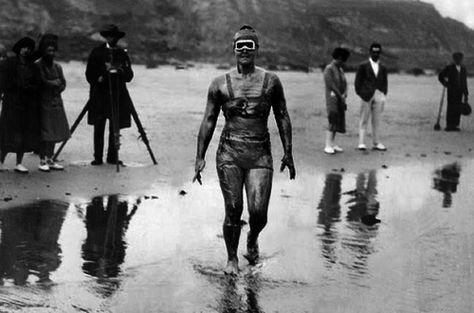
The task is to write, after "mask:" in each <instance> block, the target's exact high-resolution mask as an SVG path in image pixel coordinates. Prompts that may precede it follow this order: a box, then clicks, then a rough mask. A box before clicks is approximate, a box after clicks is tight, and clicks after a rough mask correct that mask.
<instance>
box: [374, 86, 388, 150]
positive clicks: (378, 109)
mask: <svg viewBox="0 0 474 313" xmlns="http://www.w3.org/2000/svg"><path fill="white" fill-rule="evenodd" d="M384 106H385V99H384V96H383V94H382V93H381V92H378V91H377V92H376V94H375V96H374V99H373V101H372V141H373V144H374V146H375V145H377V144H379V143H380V127H379V126H380V120H381V119H382V112H383V109H384Z"/></svg>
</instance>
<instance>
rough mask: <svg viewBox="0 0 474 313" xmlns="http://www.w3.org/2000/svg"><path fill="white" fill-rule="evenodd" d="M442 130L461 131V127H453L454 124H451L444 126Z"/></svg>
mask: <svg viewBox="0 0 474 313" xmlns="http://www.w3.org/2000/svg"><path fill="white" fill-rule="evenodd" d="M444 130H445V131H447V132H459V131H461V129H460V128H459V127H455V126H454V127H453V126H449V127H446V128H445V129H444Z"/></svg>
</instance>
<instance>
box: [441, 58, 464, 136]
mask: <svg viewBox="0 0 474 313" xmlns="http://www.w3.org/2000/svg"><path fill="white" fill-rule="evenodd" d="M463 58H464V54H463V53H462V52H455V53H453V63H451V64H450V65H448V66H446V67H445V68H444V69H443V70H442V71H441V72H440V73H439V75H438V80H439V81H440V83H441V84H442V85H443V86H444V87H446V88H447V89H448V107H447V109H446V129H445V130H446V131H460V130H461V129H460V128H459V123H460V122H461V104H462V103H463V102H467V100H468V95H469V92H468V90H467V71H466V67H465V66H464V65H462V60H463Z"/></svg>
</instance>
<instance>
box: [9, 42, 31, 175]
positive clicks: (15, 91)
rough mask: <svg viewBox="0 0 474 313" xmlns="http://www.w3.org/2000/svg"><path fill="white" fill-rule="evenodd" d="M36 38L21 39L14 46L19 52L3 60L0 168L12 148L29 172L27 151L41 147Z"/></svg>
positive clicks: (19, 166)
mask: <svg viewBox="0 0 474 313" xmlns="http://www.w3.org/2000/svg"><path fill="white" fill-rule="evenodd" d="M34 48H35V41H34V40H33V39H31V38H29V37H25V38H22V39H20V40H19V41H18V42H17V43H16V44H15V45H14V46H13V48H12V50H13V52H15V54H16V56H14V57H10V58H7V59H6V60H4V61H2V63H1V64H0V94H3V105H2V113H1V115H0V151H1V153H0V170H3V162H4V161H5V158H6V156H7V154H8V153H9V152H14V153H16V167H15V171H16V172H20V173H28V169H27V168H26V167H24V166H23V165H22V164H21V163H22V161H23V154H24V153H25V152H31V151H36V150H37V149H38V147H39V143H40V138H39V133H40V132H39V119H38V116H39V106H38V86H39V74H38V71H37V69H36V67H35V66H34V63H33V58H32V57H31V54H32V51H33V50H34Z"/></svg>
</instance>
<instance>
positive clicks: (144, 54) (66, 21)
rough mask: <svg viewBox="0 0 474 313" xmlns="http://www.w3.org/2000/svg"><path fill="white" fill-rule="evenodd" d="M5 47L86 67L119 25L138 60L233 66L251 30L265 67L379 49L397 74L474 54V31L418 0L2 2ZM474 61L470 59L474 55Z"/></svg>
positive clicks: (311, 63)
mask: <svg viewBox="0 0 474 313" xmlns="http://www.w3.org/2000/svg"><path fill="white" fill-rule="evenodd" d="M0 7H1V8H2V10H1V11H0V21H2V22H1V24H0V40H1V42H2V43H3V44H4V45H5V46H7V47H10V46H11V45H12V43H13V42H14V41H15V39H17V38H19V37H20V36H23V35H25V34H28V35H31V36H37V34H38V33H42V32H46V31H50V32H55V33H58V34H59V35H60V36H61V50H62V51H61V57H62V58H63V59H81V60H84V59H85V58H86V57H87V55H88V53H89V51H90V49H91V48H92V47H93V46H94V45H96V44H97V43H96V40H97V39H98V37H99V36H98V35H97V33H96V31H97V29H98V28H99V27H100V26H101V25H103V24H104V23H106V22H114V23H117V24H119V25H120V26H121V28H123V29H124V30H125V31H126V32H127V37H126V42H125V43H126V44H127V45H128V47H129V50H130V53H131V55H132V57H133V59H134V61H135V62H139V63H165V62H170V60H178V61H188V60H193V61H206V62H215V63H231V62H232V52H231V49H230V44H231V38H232V35H233V34H234V32H235V31H236V29H238V27H239V26H240V25H241V24H243V23H250V24H252V25H254V26H255V28H257V30H258V31H259V33H260V35H261V38H262V39H261V42H262V43H261V47H262V49H261V51H260V62H261V63H264V64H265V65H267V66H272V67H282V66H286V67H290V68H301V69H306V68H308V67H316V66H319V65H320V64H323V63H325V62H327V61H328V59H329V57H328V56H329V54H330V51H331V50H332V48H333V47H334V46H335V45H340V44H342V45H345V46H347V47H349V48H351V50H352V51H353V52H354V53H353V57H352V58H351V63H352V64H355V63H357V62H359V61H360V60H361V59H362V58H365V57H366V51H367V46H368V45H369V44H370V43H371V42H372V41H379V42H380V43H382V45H383V46H384V48H385V53H386V54H385V58H386V61H387V62H388V63H389V65H390V66H391V67H393V68H405V69H408V68H413V67H425V68H438V67H441V66H442V65H444V64H445V63H446V62H447V61H448V60H449V55H450V53H451V51H453V50H462V51H465V52H466V53H467V54H468V58H467V63H469V64H472V63H474V57H473V56H472V55H469V53H470V51H474V30H471V29H469V28H467V27H466V26H465V25H464V24H462V23H459V22H457V21H455V20H452V19H449V18H443V17H442V16H441V15H440V14H439V13H438V12H437V11H436V9H435V8H434V7H433V6H432V5H430V4H426V3H424V2H420V1H415V0H384V1H381V0H378V1H377V0H359V1H356V0H339V1H335V0H333V1H331V0H293V1H284V0H258V1H257V0H177V1H172V0H136V1H132V0H56V1H44V0H29V1H27V0H0ZM471 54H472V53H471Z"/></svg>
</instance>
